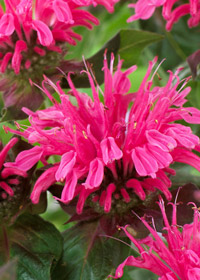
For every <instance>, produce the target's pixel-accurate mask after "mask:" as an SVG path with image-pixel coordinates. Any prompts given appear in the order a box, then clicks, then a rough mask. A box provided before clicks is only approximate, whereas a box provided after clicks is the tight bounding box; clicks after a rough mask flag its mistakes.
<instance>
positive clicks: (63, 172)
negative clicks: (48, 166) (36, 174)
mask: <svg viewBox="0 0 200 280" xmlns="http://www.w3.org/2000/svg"><path fill="white" fill-rule="evenodd" d="M75 163H76V153H75V152H74V151H70V152H67V153H65V154H64V155H63V156H62V158H61V162H60V164H59V168H58V170H57V172H56V180H57V181H62V180H64V179H65V177H66V176H67V175H68V174H69V173H70V172H71V171H72V169H73V167H74V165H75Z"/></svg>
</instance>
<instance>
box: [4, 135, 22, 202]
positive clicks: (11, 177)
mask: <svg viewBox="0 0 200 280" xmlns="http://www.w3.org/2000/svg"><path fill="white" fill-rule="evenodd" d="M17 141H18V139H17V138H12V139H11V140H10V141H9V142H8V144H7V145H6V146H5V147H4V148H3V149H2V150H1V152H0V188H1V190H3V192H2V191H1V192H0V193H1V195H0V200H2V199H6V198H7V195H9V196H13V195H14V191H13V188H12V186H16V185H18V184H19V183H20V181H19V179H18V178H17V176H22V177H26V176H27V174H26V172H25V171H22V170H19V169H18V168H16V167H5V168H4V167H3V165H4V162H5V160H6V157H7V154H8V152H9V150H10V149H11V148H12V147H13V146H14V145H15V144H16V142H17Z"/></svg>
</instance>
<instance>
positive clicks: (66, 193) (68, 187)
mask: <svg viewBox="0 0 200 280" xmlns="http://www.w3.org/2000/svg"><path fill="white" fill-rule="evenodd" d="M76 185H77V176H76V173H75V172H74V171H71V172H70V173H68V174H67V176H66V178H65V186H64V188H63V191H62V195H61V201H62V202H63V203H68V202H69V201H70V200H72V199H73V198H74V193H75V188H76Z"/></svg>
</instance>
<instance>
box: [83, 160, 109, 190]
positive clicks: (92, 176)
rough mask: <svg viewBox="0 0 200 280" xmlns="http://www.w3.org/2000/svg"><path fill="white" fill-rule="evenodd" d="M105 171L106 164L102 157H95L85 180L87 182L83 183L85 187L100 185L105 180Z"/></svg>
mask: <svg viewBox="0 0 200 280" xmlns="http://www.w3.org/2000/svg"><path fill="white" fill-rule="evenodd" d="M103 171H104V166H103V163H102V161H101V160H100V159H98V158H95V159H94V160H93V161H91V163H90V169H89V173H88V176H87V179H86V181H85V184H83V185H84V186H85V188H89V189H90V188H91V189H92V188H96V187H99V185H100V184H101V182H102V180H103V175H104V173H103Z"/></svg>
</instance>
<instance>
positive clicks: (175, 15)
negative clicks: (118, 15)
mask: <svg viewBox="0 0 200 280" xmlns="http://www.w3.org/2000/svg"><path fill="white" fill-rule="evenodd" d="M188 2H189V3H187V4H182V5H180V4H179V1H178V0H138V1H137V3H136V4H130V5H129V7H130V8H134V9H135V15H133V16H131V17H130V18H129V19H128V22H131V21H133V20H137V19H148V18H150V17H151V16H152V14H153V13H154V11H155V9H156V8H157V7H161V6H162V15H163V17H164V19H165V20H166V21H167V25H166V29H167V30H168V31H169V30H171V28H172V26H173V24H174V23H176V22H177V21H178V20H179V19H180V18H181V17H182V16H185V15H188V14H189V15H190V18H189V20H188V25H189V27H194V26H197V25H198V24H199V22H200V2H199V0H189V1H188ZM174 6H175V7H174Z"/></svg>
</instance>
